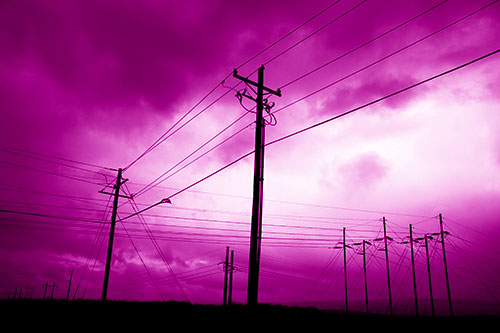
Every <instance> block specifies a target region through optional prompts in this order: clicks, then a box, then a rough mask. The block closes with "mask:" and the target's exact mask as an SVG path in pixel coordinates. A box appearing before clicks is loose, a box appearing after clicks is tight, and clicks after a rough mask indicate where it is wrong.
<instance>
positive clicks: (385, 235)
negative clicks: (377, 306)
mask: <svg viewBox="0 0 500 333" xmlns="http://www.w3.org/2000/svg"><path fill="white" fill-rule="evenodd" d="M382 221H383V223H384V244H385V262H386V264H387V290H388V292H389V313H390V315H391V316H392V295H391V275H390V274H389V251H388V249H387V231H386V228H385V216H384V217H383V218H382Z"/></svg>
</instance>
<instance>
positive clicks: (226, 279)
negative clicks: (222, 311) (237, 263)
mask: <svg viewBox="0 0 500 333" xmlns="http://www.w3.org/2000/svg"><path fill="white" fill-rule="evenodd" d="M228 270H229V246H226V261H224V295H223V296H222V305H226V304H227V282H228V274H229V271H228Z"/></svg>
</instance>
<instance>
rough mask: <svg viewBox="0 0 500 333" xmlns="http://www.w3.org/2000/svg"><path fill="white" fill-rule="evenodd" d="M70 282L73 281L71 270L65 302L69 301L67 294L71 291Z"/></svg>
mask: <svg viewBox="0 0 500 333" xmlns="http://www.w3.org/2000/svg"><path fill="white" fill-rule="evenodd" d="M72 280H73V270H71V274H70V275H69V284H68V293H67V294H66V301H69V293H70V291H71V281H72Z"/></svg>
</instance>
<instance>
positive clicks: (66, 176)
mask: <svg viewBox="0 0 500 333" xmlns="http://www.w3.org/2000/svg"><path fill="white" fill-rule="evenodd" d="M0 164H5V165H7V166H10V167H16V168H23V169H27V170H30V171H36V172H41V173H46V174H49V175H54V176H59V177H63V178H67V179H71V180H78V181H80V182H84V183H88V184H92V185H99V183H95V182H91V181H88V180H85V179H82V178H78V177H73V176H69V175H65V174H61V173H57V172H52V171H48V170H42V169H36V168H32V167H29V166H26V165H21V164H17V163H12V162H6V161H0Z"/></svg>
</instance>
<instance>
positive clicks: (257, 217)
mask: <svg viewBox="0 0 500 333" xmlns="http://www.w3.org/2000/svg"><path fill="white" fill-rule="evenodd" d="M233 76H234V77H235V78H237V79H239V80H241V81H243V82H245V83H246V84H247V85H252V86H254V87H257V98H253V97H250V96H248V95H244V96H245V97H247V98H250V99H252V100H253V101H255V102H256V103H257V111H256V121H255V123H256V125H257V127H256V130H255V164H254V180H253V202H252V225H251V231H250V255H249V264H248V295H247V305H256V304H257V301H258V289H259V266H260V246H261V235H262V199H263V189H264V145H265V135H264V134H265V131H264V127H265V119H264V117H263V115H262V112H263V110H264V107H266V108H267V109H270V106H269V105H265V104H264V91H266V93H270V94H273V95H276V96H281V91H280V90H279V89H278V90H277V91H275V90H272V89H270V88H267V87H265V86H264V66H261V67H259V69H258V82H254V81H252V80H250V79H248V78H246V77H243V76H240V75H238V72H237V70H236V69H235V70H234V72H233Z"/></svg>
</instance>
